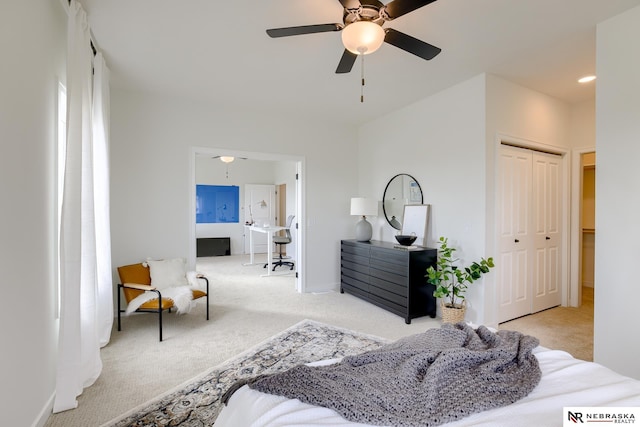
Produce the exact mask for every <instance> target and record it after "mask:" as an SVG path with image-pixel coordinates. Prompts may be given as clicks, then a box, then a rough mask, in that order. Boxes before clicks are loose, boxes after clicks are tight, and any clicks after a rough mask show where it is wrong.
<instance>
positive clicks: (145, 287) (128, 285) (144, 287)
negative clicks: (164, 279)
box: [120, 283, 156, 291]
mask: <svg viewBox="0 0 640 427" xmlns="http://www.w3.org/2000/svg"><path fill="white" fill-rule="evenodd" d="M120 286H122V287H123V288H131V289H139V290H141V291H155V290H156V288H155V286H151V285H141V284H139V283H123V284H122V285H120Z"/></svg>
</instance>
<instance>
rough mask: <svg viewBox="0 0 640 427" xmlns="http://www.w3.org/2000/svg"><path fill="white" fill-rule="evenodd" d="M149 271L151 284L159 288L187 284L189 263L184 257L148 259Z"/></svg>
mask: <svg viewBox="0 0 640 427" xmlns="http://www.w3.org/2000/svg"><path fill="white" fill-rule="evenodd" d="M147 264H148V265H149V273H150V274H151V286H155V287H156V288H158V289H165V288H170V287H173V286H187V285H188V284H189V282H188V281H187V263H186V260H185V259H184V258H171V259H163V260H157V261H156V260H151V259H147Z"/></svg>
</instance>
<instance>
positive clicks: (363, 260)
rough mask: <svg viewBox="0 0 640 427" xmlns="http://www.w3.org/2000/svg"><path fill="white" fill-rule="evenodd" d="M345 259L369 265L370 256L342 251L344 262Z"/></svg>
mask: <svg viewBox="0 0 640 427" xmlns="http://www.w3.org/2000/svg"><path fill="white" fill-rule="evenodd" d="M345 261H347V262H351V263H353V264H360V265H364V266H367V267H369V258H368V257H366V256H362V255H356V254H351V253H348V252H342V262H343V263H344V262H345Z"/></svg>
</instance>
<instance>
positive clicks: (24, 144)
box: [0, 0, 66, 427]
mask: <svg viewBox="0 0 640 427" xmlns="http://www.w3.org/2000/svg"><path fill="white" fill-rule="evenodd" d="M0 35H1V36H0V55H1V56H2V61H3V63H4V64H6V65H7V66H5V67H3V73H2V80H3V83H2V95H1V96H0V121H1V124H0V140H1V141H2V155H0V199H2V203H3V209H2V210H0V236H2V245H1V246H0V270H1V271H2V274H3V296H4V298H5V300H6V301H13V302H14V303H12V304H4V305H3V308H2V310H0V322H1V323H2V325H3V341H2V346H3V352H2V354H3V362H2V365H1V366H0V370H1V372H0V378H2V388H3V393H2V396H3V398H2V400H1V401H0V413H1V414H2V424H3V425H7V426H9V425H10V426H37V427H40V426H43V425H44V424H45V423H46V421H47V419H48V417H49V415H50V413H51V408H52V405H53V395H54V390H55V371H56V360H57V345H58V320H57V319H56V307H55V304H56V289H55V284H56V281H55V279H54V278H55V250H54V236H55V187H54V183H55V155H56V153H55V147H56V110H57V109H56V104H57V89H58V82H59V81H61V82H63V83H65V82H66V13H65V9H64V7H63V6H62V3H61V2H59V1H51V0H39V1H26V2H23V1H13V2H1V3H0ZM25 298H27V299H28V304H27V306H25V304H24V301H25ZM21 301H22V302H21Z"/></svg>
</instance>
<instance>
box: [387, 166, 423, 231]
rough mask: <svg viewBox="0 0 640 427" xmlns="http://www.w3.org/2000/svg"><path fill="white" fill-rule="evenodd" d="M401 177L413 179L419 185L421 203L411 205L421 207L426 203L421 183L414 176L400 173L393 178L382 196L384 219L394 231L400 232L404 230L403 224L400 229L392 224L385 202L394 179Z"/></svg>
mask: <svg viewBox="0 0 640 427" xmlns="http://www.w3.org/2000/svg"><path fill="white" fill-rule="evenodd" d="M399 176H407V177H409V178H410V179H412V180H413V182H415V183H416V184H417V185H418V189H419V190H420V202H419V203H417V202H416V203H410V204H411V205H414V204H415V205H421V204H423V203H424V193H423V192H422V187H421V186H420V183H419V182H418V180H417V179H415V178H414V177H413V176H412V175H409V174H408V173H399V174H397V175H395V176H393V177H392V178H391V179H390V180H389V182H388V183H387V186H386V187H384V193H383V195H382V212H384V217H385V219H386V220H387V223H388V224H389V225H390V226H391V227H392V228H394V229H396V230H398V231H400V230H401V229H402V223H400V228H398V227H397V226H395V225H393V224H392V223H391V218H389V214H388V213H387V209H386V207H385V203H384V202H385V199H386V197H387V191H388V190H389V185H391V183H392V182H393V180H394V179H396V178H398V177H399ZM402 215H404V208H403V212H402Z"/></svg>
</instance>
